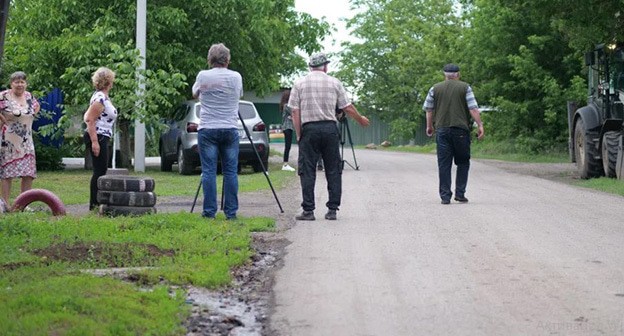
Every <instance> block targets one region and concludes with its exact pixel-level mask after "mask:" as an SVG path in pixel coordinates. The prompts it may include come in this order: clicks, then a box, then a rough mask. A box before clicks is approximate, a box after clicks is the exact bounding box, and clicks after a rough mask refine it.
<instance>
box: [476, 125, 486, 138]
mask: <svg viewBox="0 0 624 336" xmlns="http://www.w3.org/2000/svg"><path fill="white" fill-rule="evenodd" d="M484 136H485V130H484V129H483V124H481V125H479V127H478V128H477V139H479V140H482V139H483V137H484Z"/></svg>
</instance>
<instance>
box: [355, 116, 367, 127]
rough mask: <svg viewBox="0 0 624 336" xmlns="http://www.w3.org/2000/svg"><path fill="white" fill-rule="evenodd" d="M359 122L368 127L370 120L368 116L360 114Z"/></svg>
mask: <svg viewBox="0 0 624 336" xmlns="http://www.w3.org/2000/svg"><path fill="white" fill-rule="evenodd" d="M358 124H360V125H361V126H363V127H368V125H370V120H368V118H366V117H365V116H360V119H358Z"/></svg>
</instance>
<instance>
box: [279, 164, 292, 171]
mask: <svg viewBox="0 0 624 336" xmlns="http://www.w3.org/2000/svg"><path fill="white" fill-rule="evenodd" d="M282 170H287V171H295V168H293V167H291V166H289V165H288V163H284V166H282Z"/></svg>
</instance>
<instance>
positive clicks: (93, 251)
mask: <svg viewBox="0 0 624 336" xmlns="http://www.w3.org/2000/svg"><path fill="white" fill-rule="evenodd" d="M32 253H33V254H35V255H37V256H39V257H42V258H45V259H46V260H49V261H68V262H90V263H95V264H98V265H105V266H107V267H112V268H117V267H127V266H129V265H128V263H129V262H130V261H132V263H133V264H141V265H145V266H149V265H150V264H151V262H152V261H154V260H156V259H158V258H160V257H165V256H166V257H173V256H174V255H175V251H174V250H171V249H161V248H159V247H158V246H156V245H153V244H139V243H105V242H92V243H84V242H81V243H76V244H66V243H58V244H52V245H50V246H47V247H46V248H43V249H36V250H34V251H32ZM137 255H140V256H141V257H140V258H139V259H137Z"/></svg>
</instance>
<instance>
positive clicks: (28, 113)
mask: <svg viewBox="0 0 624 336" xmlns="http://www.w3.org/2000/svg"><path fill="white" fill-rule="evenodd" d="M10 92H11V91H10V90H6V91H2V92H0V113H2V115H3V116H4V117H5V118H6V124H4V125H2V127H1V128H0V178H2V179H6V178H14V177H22V176H30V177H32V178H36V177H37V165H36V160H35V145H34V144H33V137H32V123H33V120H34V119H35V114H36V112H35V111H37V107H38V105H39V102H38V101H37V99H35V98H33V96H32V95H31V94H30V92H24V95H25V97H26V106H22V105H20V104H19V103H18V102H17V101H15V100H13V99H11V94H10Z"/></svg>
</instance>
